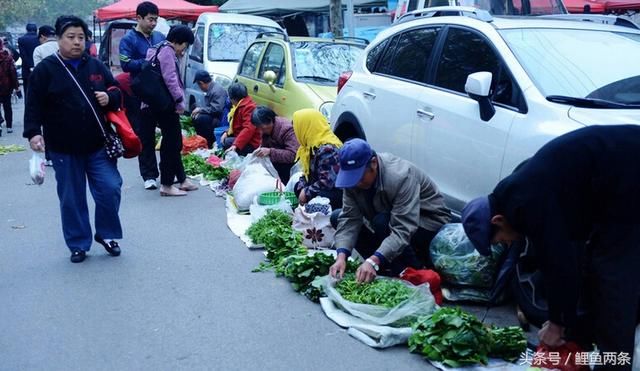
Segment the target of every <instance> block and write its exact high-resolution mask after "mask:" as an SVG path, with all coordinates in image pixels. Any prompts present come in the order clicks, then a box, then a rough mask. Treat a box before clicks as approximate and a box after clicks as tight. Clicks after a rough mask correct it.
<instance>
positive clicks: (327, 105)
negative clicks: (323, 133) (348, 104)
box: [319, 102, 333, 120]
mask: <svg viewBox="0 0 640 371" xmlns="http://www.w3.org/2000/svg"><path fill="white" fill-rule="evenodd" d="M332 108H333V102H324V103H322V104H321V105H320V109H319V111H320V113H322V115H323V116H324V117H326V118H327V120H329V117H331V109H332Z"/></svg>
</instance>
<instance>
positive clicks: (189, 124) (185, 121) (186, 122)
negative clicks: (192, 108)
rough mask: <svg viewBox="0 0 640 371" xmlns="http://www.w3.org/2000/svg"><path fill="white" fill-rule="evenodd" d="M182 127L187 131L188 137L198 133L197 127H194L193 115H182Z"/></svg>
mask: <svg viewBox="0 0 640 371" xmlns="http://www.w3.org/2000/svg"><path fill="white" fill-rule="evenodd" d="M180 127H181V128H182V130H184V131H186V132H187V136H188V137H192V136H194V135H196V129H195V127H193V119H192V118H191V116H180Z"/></svg>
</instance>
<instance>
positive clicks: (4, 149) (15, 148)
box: [0, 144, 25, 155]
mask: <svg viewBox="0 0 640 371" xmlns="http://www.w3.org/2000/svg"><path fill="white" fill-rule="evenodd" d="M24 150H25V148H24V147H23V146H19V145H16V144H10V145H8V146H0V155H6V154H7V153H11V152H22V151H24Z"/></svg>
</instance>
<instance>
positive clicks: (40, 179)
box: [29, 152, 45, 185]
mask: <svg viewBox="0 0 640 371" xmlns="http://www.w3.org/2000/svg"><path fill="white" fill-rule="evenodd" d="M29 174H30V175H31V180H33V183H35V184H37V185H41V184H42V183H44V175H45V170H44V159H43V158H42V156H41V155H40V154H38V153H36V152H33V155H32V156H31V159H30V160H29Z"/></svg>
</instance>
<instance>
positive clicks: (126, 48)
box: [120, 1, 164, 189]
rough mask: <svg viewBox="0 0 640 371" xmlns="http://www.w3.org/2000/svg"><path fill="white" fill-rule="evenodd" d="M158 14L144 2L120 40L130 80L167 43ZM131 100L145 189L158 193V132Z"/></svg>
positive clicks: (137, 102)
mask: <svg viewBox="0 0 640 371" xmlns="http://www.w3.org/2000/svg"><path fill="white" fill-rule="evenodd" d="M158 13H159V10H158V7H157V6H156V5H155V4H153V3H152V2H149V1H144V2H142V3H140V4H138V7H137V8H136V19H137V22H138V24H137V25H136V27H135V28H134V29H133V30H129V31H128V32H127V33H126V34H125V35H124V37H123V38H122V40H120V66H121V67H122V70H123V71H124V72H129V74H130V75H129V76H130V78H131V80H133V79H135V78H136V76H137V75H138V73H140V71H141V70H142V66H143V65H144V64H145V63H147V62H146V57H147V50H148V49H149V48H150V47H151V46H153V45H156V44H159V43H160V42H162V41H164V35H163V34H161V33H160V32H157V31H154V30H153V29H154V28H155V27H156V25H157V23H158ZM130 100H132V102H129V104H128V105H127V106H128V110H127V116H128V117H129V121H130V122H131V126H133V129H134V130H135V131H136V134H138V137H139V138H140V141H141V142H142V153H140V155H139V156H138V165H139V167H140V175H141V176H142V180H144V187H145V188H146V189H156V188H157V187H158V185H157V183H156V179H157V178H158V176H160V172H159V171H158V161H157V159H156V150H155V147H156V144H155V133H156V128H155V126H152V125H147V124H146V123H149V121H145V120H142V116H141V112H140V105H141V101H140V99H139V98H137V97H135V96H133V97H131V98H130ZM132 108H133V109H132Z"/></svg>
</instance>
